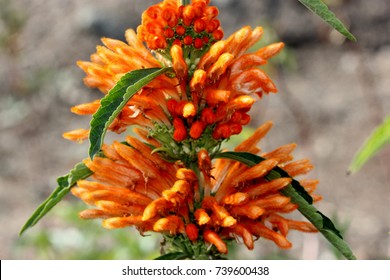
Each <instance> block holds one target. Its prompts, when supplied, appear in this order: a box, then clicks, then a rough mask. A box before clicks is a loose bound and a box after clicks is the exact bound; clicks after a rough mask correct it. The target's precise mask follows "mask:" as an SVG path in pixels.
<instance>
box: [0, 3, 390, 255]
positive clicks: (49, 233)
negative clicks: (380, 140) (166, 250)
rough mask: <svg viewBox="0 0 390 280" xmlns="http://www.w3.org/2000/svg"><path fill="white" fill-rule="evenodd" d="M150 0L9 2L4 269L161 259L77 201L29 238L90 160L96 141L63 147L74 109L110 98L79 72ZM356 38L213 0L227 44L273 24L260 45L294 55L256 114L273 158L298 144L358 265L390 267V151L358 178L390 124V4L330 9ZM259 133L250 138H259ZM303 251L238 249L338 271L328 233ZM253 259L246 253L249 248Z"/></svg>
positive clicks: (304, 238) (0, 32)
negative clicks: (57, 192)
mask: <svg viewBox="0 0 390 280" xmlns="http://www.w3.org/2000/svg"><path fill="white" fill-rule="evenodd" d="M157 2H158V1H145V0H142V1H141V0H111V1H103V0H82V1H76V0H66V1H62V0H50V1H49V0H34V1H30V0H0V85H1V91H0V131H1V133H0V225H1V226H0V258H1V259H143V258H145V259H150V258H154V257H156V256H157V255H158V251H157V250H156V248H158V243H159V242H160V240H159V239H158V237H156V236H153V235H151V236H148V237H144V238H140V237H139V234H138V233H137V232H136V231H135V230H131V229H130V230H129V229H125V230H115V231H108V230H105V229H102V228H101V227H100V225H99V222H95V221H92V222H90V221H80V220H79V219H78V217H77V212H78V211H79V210H80V209H83V208H84V205H82V204H80V203H79V202H78V201H77V200H76V199H73V197H71V196H69V197H67V199H66V200H64V201H62V202H61V203H60V204H59V205H57V206H56V207H55V208H54V209H53V211H52V212H51V213H49V214H48V215H47V216H46V217H45V218H44V219H43V220H42V221H41V222H40V223H39V224H38V225H36V226H35V227H34V228H33V229H31V230H29V231H27V232H26V233H25V234H24V235H23V236H22V237H20V238H19V237H18V232H19V230H20V229H21V227H22V225H23V224H24V222H25V221H26V219H27V218H28V217H29V216H30V215H31V213H32V212H33V210H35V208H36V207H37V206H38V205H39V204H40V203H41V202H42V201H43V200H44V199H45V198H46V197H47V196H48V195H49V194H50V193H51V191H52V190H53V189H54V188H55V187H56V178H57V177H58V176H61V175H63V174H66V173H67V172H68V171H69V170H70V169H71V168H72V167H73V165H74V164H75V163H77V162H79V161H80V160H81V159H83V158H85V157H86V156H87V149H88V143H83V144H75V143H71V142H69V141H66V140H64V139H62V136H61V135H62V133H63V132H65V131H69V130H72V129H76V128H81V127H83V128H87V127H88V123H89V120H90V119H89V118H88V117H78V116H75V115H72V114H71V113H70V111H69V108H70V107H71V106H74V105H76V104H79V103H83V102H88V101H91V100H95V99H97V98H100V96H101V95H100V93H99V92H97V91H93V90H90V89H87V88H86V87H85V86H84V85H83V83H82V78H83V77H84V74H83V72H82V71H81V70H80V69H78V67H77V66H76V61H77V60H88V59H89V56H90V54H92V53H93V52H95V46H96V45H97V44H100V38H101V37H103V36H104V37H111V38H117V39H123V34H124V31H125V29H127V28H136V27H137V26H138V25H139V23H140V21H141V13H142V11H143V10H144V9H145V7H147V6H149V5H150V4H155V3H157ZM325 2H326V3H327V4H328V5H329V6H330V8H331V9H332V10H333V11H334V12H335V13H336V14H337V16H338V17H339V18H341V19H342V21H343V22H344V23H345V24H346V25H347V26H348V27H349V29H350V30H351V31H352V33H354V35H355V36H356V37H357V38H358V42H357V43H351V42H348V41H345V39H344V38H343V37H342V36H341V35H339V34H338V33H337V32H335V31H332V30H331V28H329V27H328V26H327V25H326V24H325V23H324V22H323V21H322V20H321V19H320V18H319V17H317V16H315V15H314V14H312V13H311V12H309V11H308V10H307V9H306V8H305V7H304V6H302V5H301V4H300V3H299V2H298V1H283V0H260V1H249V0H241V1H239V0H212V4H213V5H216V6H217V7H218V8H219V9H220V16H219V19H220V20H221V22H222V26H223V27H224V31H225V36H227V35H230V34H231V33H232V32H234V31H235V30H236V29H238V28H240V27H242V26H244V25H251V26H252V27H254V26H257V25H262V26H264V27H265V29H266V34H265V35H264V37H263V39H262V41H261V45H264V44H266V43H270V42H275V41H283V42H285V43H286V49H285V50H284V51H283V53H282V54H281V55H280V56H279V57H277V58H274V59H273V60H272V63H271V65H268V69H267V71H268V73H269V75H270V76H271V77H272V78H273V79H274V81H275V83H276V85H277V86H278V88H279V93H278V94H277V95H272V96H265V97H264V98H263V99H262V100H260V101H259V102H258V103H257V105H256V107H255V108H254V109H253V110H252V111H251V113H252V117H253V120H252V123H251V125H252V127H253V128H255V127H257V126H258V125H259V124H261V123H263V122H264V121H267V120H272V121H273V122H274V128H273V129H272V130H271V132H270V133H269V134H268V137H267V138H266V140H265V141H264V142H262V148H263V150H271V149H273V148H276V147H277V146H279V145H282V144H287V143H291V142H296V143H297V144H298V148H297V149H296V152H295V155H296V158H302V157H305V158H309V159H311V160H312V162H313V163H314V165H315V167H316V168H315V170H314V171H313V172H311V174H310V177H313V178H318V179H319V180H320V182H321V183H320V185H319V188H318V191H317V193H318V194H321V195H323V201H321V202H320V203H318V205H317V208H319V209H320V210H321V211H322V212H323V213H324V214H326V215H327V216H329V217H331V218H332V219H333V220H334V221H335V222H336V224H337V225H338V227H339V228H340V229H342V231H343V232H344V235H345V239H346V240H347V242H348V243H349V244H350V246H351V248H352V250H353V251H354V253H355V254H356V256H357V257H358V258H359V259H390V214H389V213H390V183H389V180H390V178H389V177H390V175H389V174H390V172H389V171H390V147H385V148H384V149H383V150H381V151H380V152H379V153H378V154H377V155H376V156H375V157H374V158H373V159H372V160H371V161H369V162H368V163H367V164H366V165H365V166H364V167H363V168H362V169H361V170H360V171H359V172H358V173H356V174H350V175H348V167H349V164H350V162H351V160H352V158H353V156H354V154H355V153H356V152H357V150H358V149H359V147H360V146H361V145H362V143H363V142H364V140H365V139H366V138H367V137H368V135H369V134H370V133H371V132H372V130H373V129H374V128H375V127H376V126H377V125H378V124H380V123H381V122H382V121H383V119H384V118H385V116H386V115H388V114H389V113H390V92H389V89H390V34H389V33H390V16H389V15H390V2H389V1H388V0H371V1H365V0H327V1H325ZM249 130H250V129H249ZM289 239H291V240H292V241H293V244H294V248H293V249H291V250H289V251H281V250H280V249H278V248H277V247H276V246H274V244H271V242H269V241H265V240H259V241H257V243H256V245H255V250H254V251H252V252H248V251H247V250H242V251H241V249H232V250H231V256H230V257H231V258H240V259H255V258H259V259H262V258H263V259H274V258H282V259H337V258H339V257H340V256H338V255H337V254H336V253H335V252H334V251H333V250H332V249H331V248H330V247H329V246H328V244H327V242H326V241H325V240H324V238H323V237H322V236H320V235H310V234H302V233H292V234H291V235H290V237H289ZM241 247H244V246H241Z"/></svg>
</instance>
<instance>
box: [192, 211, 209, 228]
mask: <svg viewBox="0 0 390 280" xmlns="http://www.w3.org/2000/svg"><path fill="white" fill-rule="evenodd" d="M194 216H195V219H196V221H197V222H198V225H200V226H201V225H205V224H207V223H208V222H209V221H210V216H209V215H208V214H207V212H206V210H204V209H203V208H199V209H196V210H195V213H194Z"/></svg>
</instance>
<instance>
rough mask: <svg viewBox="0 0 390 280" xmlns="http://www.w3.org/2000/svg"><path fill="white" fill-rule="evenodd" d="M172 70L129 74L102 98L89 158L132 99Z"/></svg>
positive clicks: (142, 71) (92, 125) (94, 124)
mask: <svg viewBox="0 0 390 280" xmlns="http://www.w3.org/2000/svg"><path fill="white" fill-rule="evenodd" d="M170 70H172V68H171V67H166V68H148V69H139V70H134V71H131V72H128V73H126V74H125V75H124V76H123V77H122V78H121V79H120V80H119V82H118V83H117V84H116V85H115V86H114V87H113V88H112V89H111V90H110V91H109V93H108V94H107V95H106V96H105V97H103V98H102V100H101V101H100V107H99V109H98V110H97V112H96V113H95V114H94V115H93V116H92V120H91V123H90V125H91V131H90V133H89V142H90V147H89V156H90V157H91V158H93V157H94V156H95V154H96V153H97V152H99V151H100V148H101V147H102V145H103V140H104V135H105V134H106V131H107V128H108V126H109V125H110V124H111V123H112V122H113V120H114V119H115V118H116V117H117V116H118V115H119V113H120V112H121V111H122V109H123V107H124V106H125V105H126V103H127V102H128V101H129V100H130V98H131V97H132V96H133V95H134V94H136V93H137V92H138V91H139V90H140V89H141V88H143V87H144V86H145V85H147V84H148V83H149V82H151V81H152V80H154V79H155V78H156V77H158V76H160V75H161V74H163V73H166V72H168V71H170Z"/></svg>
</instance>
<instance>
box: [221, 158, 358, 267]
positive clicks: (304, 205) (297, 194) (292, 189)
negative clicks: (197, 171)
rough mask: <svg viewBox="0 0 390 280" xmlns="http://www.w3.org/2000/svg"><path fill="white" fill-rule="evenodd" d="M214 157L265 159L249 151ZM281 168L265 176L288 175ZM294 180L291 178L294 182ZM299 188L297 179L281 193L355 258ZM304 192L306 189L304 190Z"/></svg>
mask: <svg viewBox="0 0 390 280" xmlns="http://www.w3.org/2000/svg"><path fill="white" fill-rule="evenodd" d="M215 157H216V158H227V159H232V160H236V161H239V162H241V163H244V164H246V165H248V166H250V167H251V166H254V165H256V164H258V163H260V162H261V161H263V160H265V159H264V158H262V157H260V156H257V155H254V154H250V153H242V152H223V153H219V154H217V155H216V156H215ZM280 170H282V169H281V168H278V167H277V168H274V169H273V170H271V172H269V173H268V175H267V176H266V179H267V180H273V179H276V178H280V177H286V176H288V174H287V172H286V171H284V170H282V171H283V172H284V173H283V172H280ZM294 181H295V180H293V182H294ZM293 184H295V185H296V184H298V185H299V186H300V187H298V188H297V186H293ZM300 188H302V189H304V188H303V187H302V186H301V185H300V183H299V182H298V181H295V183H291V184H290V185H288V186H287V187H286V188H284V189H283V190H282V191H281V193H282V194H283V195H285V196H287V197H289V198H291V202H293V203H295V204H297V205H298V210H299V212H301V213H302V215H303V216H305V217H306V218H307V219H308V220H309V221H310V222H311V223H312V224H313V225H314V226H315V227H316V228H317V229H318V230H319V231H320V232H321V234H322V235H323V236H324V237H325V238H326V239H327V240H328V241H329V242H330V243H331V244H332V245H333V246H334V247H335V248H336V249H337V250H338V251H339V252H340V253H341V254H343V256H344V257H345V258H347V259H356V257H355V256H354V254H353V253H352V251H351V249H350V248H349V246H348V244H347V243H346V242H345V241H344V240H343V238H342V236H341V234H340V232H339V230H337V228H336V227H335V225H334V224H333V222H332V221H331V220H330V219H329V218H328V217H326V216H325V215H324V214H322V213H321V212H320V211H318V210H317V209H316V208H315V207H314V206H313V205H312V204H311V203H310V202H309V201H308V200H307V198H305V197H304V196H303V195H302V194H304V193H303V192H301V191H300ZM305 192H306V191H305Z"/></svg>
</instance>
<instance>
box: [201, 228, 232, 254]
mask: <svg viewBox="0 0 390 280" xmlns="http://www.w3.org/2000/svg"><path fill="white" fill-rule="evenodd" d="M203 238H204V240H205V241H206V242H209V243H211V244H213V245H214V246H215V247H217V250H218V251H219V252H220V253H222V254H227V252H228V248H227V246H226V244H225V242H223V240H222V239H221V237H219V235H218V234H217V233H216V232H215V231H212V230H210V229H206V230H205V231H204V232H203Z"/></svg>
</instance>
